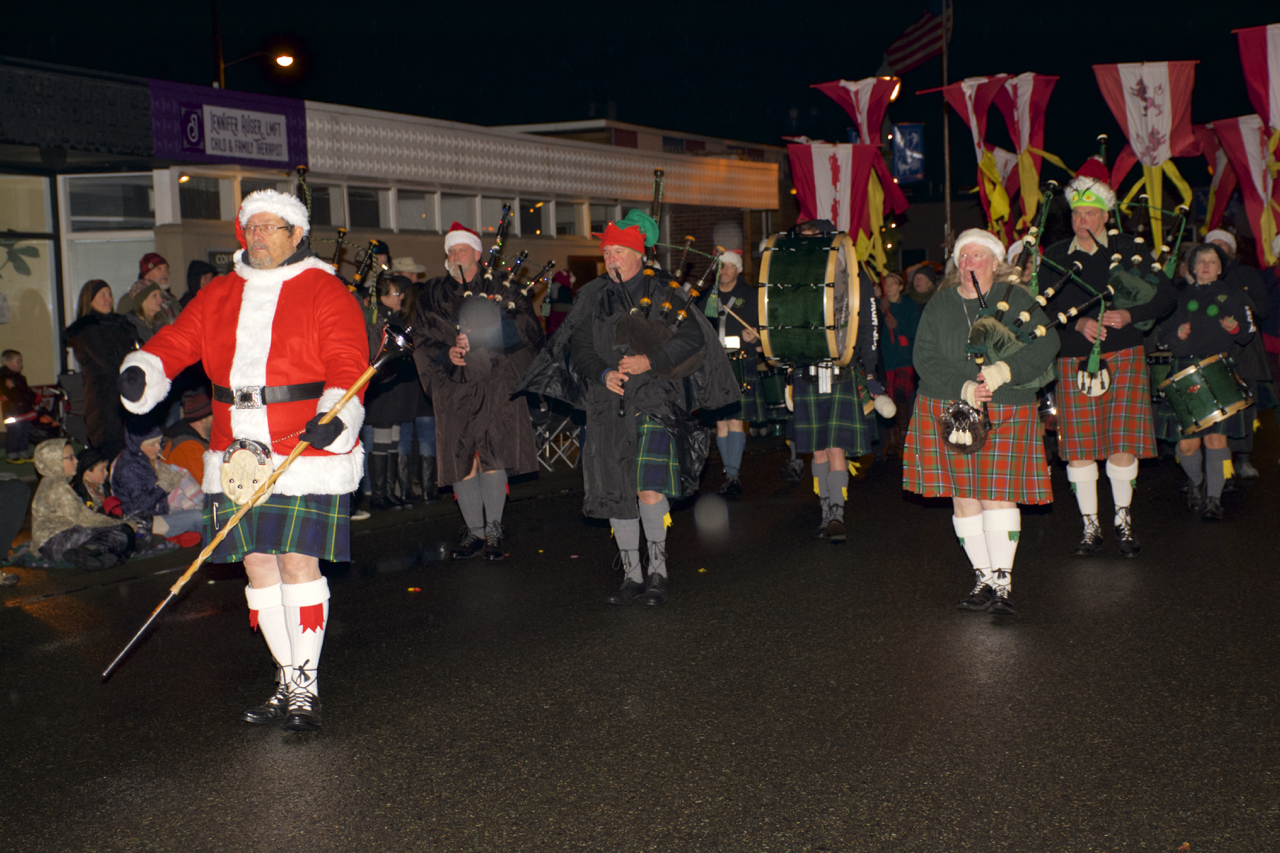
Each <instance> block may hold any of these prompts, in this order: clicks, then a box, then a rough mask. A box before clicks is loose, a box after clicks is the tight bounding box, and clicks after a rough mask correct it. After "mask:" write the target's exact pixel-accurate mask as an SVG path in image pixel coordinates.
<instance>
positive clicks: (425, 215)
mask: <svg viewBox="0 0 1280 853" xmlns="http://www.w3.org/2000/svg"><path fill="white" fill-rule="evenodd" d="M396 226H397V227H398V228H399V229H400V230H401V231H439V230H440V226H439V225H438V224H437V223H436V194H435V193H424V192H418V191H416V190H396Z"/></svg>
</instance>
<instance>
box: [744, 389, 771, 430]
mask: <svg viewBox="0 0 1280 853" xmlns="http://www.w3.org/2000/svg"><path fill="white" fill-rule="evenodd" d="M739 419H740V420H744V421H750V422H751V423H753V424H755V423H764V422H765V421H767V420H771V418H770V417H769V413H768V411H767V410H766V409H765V406H764V395H763V394H761V393H760V381H759V380H758V379H754V378H752V379H747V380H746V381H744V382H743V383H742V415H741V417H740V418H739Z"/></svg>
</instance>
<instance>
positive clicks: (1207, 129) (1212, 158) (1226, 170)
mask: <svg viewBox="0 0 1280 853" xmlns="http://www.w3.org/2000/svg"><path fill="white" fill-rule="evenodd" d="M1192 132H1193V133H1195V135H1196V142H1198V143H1200V153H1201V154H1203V155H1204V159H1205V165H1206V166H1207V167H1208V169H1209V174H1210V175H1213V182H1212V183H1211V184H1209V215H1208V216H1207V217H1206V218H1205V222H1204V231H1205V232H1206V233H1207V232H1209V231H1212V230H1213V229H1215V228H1217V227H1218V226H1219V225H1221V224H1222V215H1223V214H1224V213H1226V211H1227V202H1228V201H1230V200H1231V193H1232V192H1234V191H1235V188H1236V172H1235V169H1232V168H1231V161H1230V160H1228V159H1227V152H1226V151H1225V150H1223V148H1222V143H1220V142H1219V141H1218V134H1216V133H1214V130H1213V125H1212V124H1197V125H1196V126H1195V127H1193V128H1192Z"/></svg>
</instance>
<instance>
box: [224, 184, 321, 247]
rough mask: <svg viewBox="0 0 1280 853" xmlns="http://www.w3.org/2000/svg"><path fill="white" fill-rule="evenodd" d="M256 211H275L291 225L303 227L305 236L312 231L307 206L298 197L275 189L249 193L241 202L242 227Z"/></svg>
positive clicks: (240, 217)
mask: <svg viewBox="0 0 1280 853" xmlns="http://www.w3.org/2000/svg"><path fill="white" fill-rule="evenodd" d="M255 213H274V214H275V215H276V216H279V217H280V218H281V219H283V220H284V221H285V222H288V223H289V224H290V225H296V226H298V227H300V228H301V229H302V234H303V236H304V237H305V236H306V235H307V234H310V233H311V222H310V220H308V219H307V206H306V205H305V204H303V203H302V202H300V201H298V197H297V196H294V195H289V194H288V193H282V192H276V191H275V190H258V191H257V192H252V193H249V194H248V195H247V196H245V197H244V201H242V202H240V216H239V219H240V227H241V228H243V227H244V226H245V223H247V222H248V221H249V217H250V216H253V215H254V214H255Z"/></svg>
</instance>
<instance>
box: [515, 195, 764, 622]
mask: <svg viewBox="0 0 1280 853" xmlns="http://www.w3.org/2000/svg"><path fill="white" fill-rule="evenodd" d="M657 235H658V226H657V224H656V223H655V222H654V221H653V219H652V218H651V217H650V216H649V215H648V214H646V213H644V212H643V211H640V210H632V211H630V212H629V213H628V214H627V216H625V217H624V218H623V219H621V220H619V221H617V222H610V223H609V224H608V225H607V226H606V227H605V230H604V233H603V234H601V235H596V236H599V237H600V252H601V254H602V255H603V256H604V263H605V270H606V272H605V274H604V275H602V276H600V277H598V278H596V279H594V280H593V281H590V282H588V283H587V284H586V285H584V286H583V287H582V289H581V290H580V291H579V292H578V296H577V298H576V299H575V300H574V303H573V310H572V311H570V312H569V316H568V318H566V319H565V322H564V324H563V325H562V326H561V327H560V328H559V330H557V332H556V334H555V335H554V337H552V339H551V341H550V343H549V345H548V347H547V350H546V351H545V352H544V353H543V354H542V356H540V357H539V359H538V360H537V361H536V362H535V363H534V365H533V367H532V368H531V369H530V371H529V374H528V375H527V376H526V377H525V381H524V383H523V387H524V389H525V390H530V391H533V392H535V393H540V394H544V395H547V396H550V397H555V398H557V399H560V400H564V401H565V402H567V403H569V404H570V405H572V406H574V407H575V408H579V409H583V410H585V411H586V414H587V426H586V444H585V445H584V447H583V448H582V457H581V461H580V465H581V467H582V477H583V483H584V486H585V491H586V497H585V499H584V501H583V510H582V511H583V513H584V514H585V515H587V516H588V517H590V518H601V519H605V518H607V519H609V523H610V524H611V525H612V527H613V536H614V538H615V539H616V541H617V544H618V551H619V559H618V562H619V563H620V564H621V566H622V569H623V574H624V578H623V581H622V585H621V587H620V588H619V589H617V590H616V591H614V592H612V593H611V594H609V595H608V596H607V597H606V599H605V601H606V603H608V604H612V605H624V604H631V603H632V602H637V601H638V602H642V603H644V604H649V605H660V604H663V603H665V602H666V600H667V556H668V551H667V527H668V526H669V525H670V523H671V515H670V504H669V498H673V497H681V496H687V495H691V494H693V493H694V491H696V489H697V485H698V478H699V476H700V475H701V473H702V466H703V463H705V461H706V454H707V449H708V445H709V443H710V442H709V436H708V435H707V434H706V431H705V430H703V429H702V428H701V427H699V426H698V424H697V423H696V422H695V421H694V420H692V418H691V417H690V410H691V409H694V408H698V407H701V408H704V409H718V408H721V407H724V406H727V405H729V404H730V403H732V402H734V401H736V400H737V399H738V397H739V393H740V392H739V388H738V383H737V381H736V380H735V379H734V377H733V371H732V370H731V369H730V367H729V360H728V358H727V357H726V356H725V354H724V350H723V349H722V348H721V347H720V346H719V344H718V343H717V340H716V335H715V332H714V331H713V330H712V328H711V325H710V324H709V323H708V322H707V320H706V317H704V316H703V314H702V312H701V311H699V310H697V309H695V308H693V306H687V307H688V309H689V310H688V311H687V316H686V317H685V319H684V320H683V321H681V322H679V323H678V324H677V325H676V326H675V328H674V330H671V331H670V334H669V335H668V334H666V333H665V332H664V331H663V330H667V329H669V326H668V325H667V324H666V323H657V322H656V318H657V317H658V308H657V303H659V302H661V301H662V300H663V299H664V298H665V294H666V293H667V291H668V290H669V289H670V288H669V284H668V282H667V280H666V279H665V277H663V276H660V275H653V276H650V275H646V272H653V271H652V270H646V269H645V265H644V251H645V248H646V245H652V244H653V243H655V242H656V241H657ZM651 278H653V279H656V281H653V282H652V286H651V288H649V290H650V295H651V296H654V298H653V300H652V301H653V303H654V310H653V314H652V318H653V319H654V320H655V322H654V323H650V324H648V325H647V326H646V327H645V328H648V329H651V330H652V331H653V336H652V340H649V341H648V342H647V343H644V342H641V341H639V340H637V336H631V337H628V336H627V335H626V334H625V333H624V334H623V335H622V336H620V335H619V334H618V331H619V322H620V321H621V320H623V319H624V318H628V317H630V318H636V317H638V316H641V315H637V314H633V313H632V311H631V309H632V308H638V306H639V305H640V302H641V299H642V297H643V296H644V294H645V292H646V284H645V282H646V280H648V279H651ZM655 294H656V296H655ZM675 302H676V303H677V304H676V305H675V307H676V308H679V307H680V306H679V304H678V303H679V297H678V296H677V297H675ZM640 322H643V321H640ZM629 324H634V325H637V326H638V325H639V322H636V321H635V320H634V319H632V320H628V323H627V324H623V328H624V329H626V328H627V327H628V325H629ZM641 332H642V333H643V332H644V329H641ZM638 337H641V338H643V334H641V335H640V336H638ZM640 350H643V352H641V351H640ZM691 365H696V367H691ZM682 366H686V367H687V369H688V370H692V372H691V373H688V372H687V370H682V369H681V367H682ZM682 375H683V378H678V377H681V376H682ZM641 527H643V528H644V535H645V540H646V543H647V544H646V551H645V557H646V559H645V560H642V559H641V551H640V529H641ZM645 563H647V567H648V578H647V579H646V578H645V575H644V567H645ZM617 564H618V563H615V565H617Z"/></svg>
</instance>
